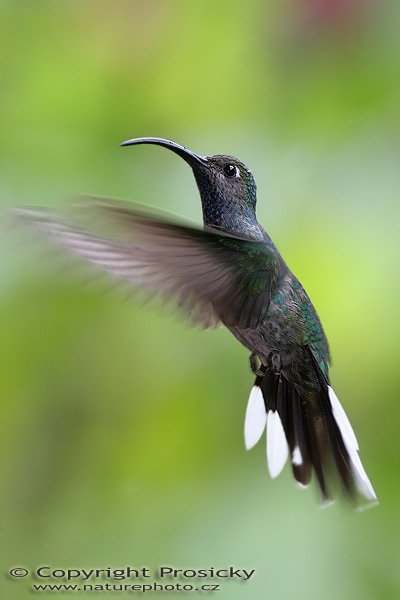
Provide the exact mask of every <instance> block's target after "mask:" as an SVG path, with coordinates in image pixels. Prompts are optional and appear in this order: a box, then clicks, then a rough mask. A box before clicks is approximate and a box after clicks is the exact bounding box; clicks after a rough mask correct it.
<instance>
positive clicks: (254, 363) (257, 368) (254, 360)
mask: <svg viewBox="0 0 400 600" xmlns="http://www.w3.org/2000/svg"><path fill="white" fill-rule="evenodd" d="M262 366H263V364H262V362H261V360H260V359H259V357H258V355H257V354H255V353H254V352H252V354H250V369H251V370H252V371H253V373H254V375H256V377H264V375H265V371H263V370H262Z"/></svg>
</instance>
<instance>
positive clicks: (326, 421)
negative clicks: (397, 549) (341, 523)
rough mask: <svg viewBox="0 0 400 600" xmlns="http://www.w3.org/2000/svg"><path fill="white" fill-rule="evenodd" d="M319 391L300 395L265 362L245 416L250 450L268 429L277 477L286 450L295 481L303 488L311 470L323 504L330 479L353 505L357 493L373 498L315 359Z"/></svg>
mask: <svg viewBox="0 0 400 600" xmlns="http://www.w3.org/2000/svg"><path fill="white" fill-rule="evenodd" d="M312 360H313V362H315V369H316V373H317V375H318V380H319V384H320V389H319V391H317V390H316V391H315V392H313V393H312V394H311V395H308V396H307V398H305V397H303V396H302V394H301V392H299V390H298V389H297V388H296V386H295V385H293V384H291V383H290V382H289V381H287V379H286V378H285V377H284V376H283V375H282V374H281V373H275V372H274V371H273V370H271V369H268V368H266V367H263V368H262V370H263V371H264V374H263V375H262V376H258V377H257V378H256V381H255V383H254V386H253V388H252V390H251V393H250V397H249V402H248V406H247V411H246V419H245V444H246V448H247V449H248V450H249V449H250V448H252V447H253V446H254V445H255V444H256V443H257V442H258V441H259V439H260V438H261V436H262V434H263V432H264V429H267V461H268V469H269V472H270V475H271V477H272V478H274V477H277V476H278V475H279V473H280V472H281V471H282V469H283V467H284V466H285V463H286V460H287V458H288V457H289V455H290V461H291V464H292V471H293V475H294V478H295V480H296V481H297V483H298V484H299V486H301V487H306V486H307V485H308V484H309V482H310V479H311V475H312V472H313V471H314V473H315V476H316V478H317V481H318V484H319V488H320V491H321V497H322V501H323V502H324V503H327V502H329V501H330V500H332V489H331V484H332V480H334V479H335V473H336V480H339V481H340V484H341V486H342V488H343V490H344V492H345V494H346V496H348V497H349V498H350V499H351V500H352V501H353V502H354V503H356V505H358V504H359V503H358V501H359V499H360V497H362V498H364V499H365V500H367V501H368V502H376V501H377V498H376V494H375V492H374V489H373V487H372V485H371V482H370V481H369V479H368V476H367V474H366V472H365V470H364V467H363V466H362V464H361V460H360V458H359V456H358V444H357V440H356V437H355V435H354V431H353V428H352V426H351V425H350V421H349V420H348V418H347V416H346V414H345V412H344V409H343V407H342V405H341V404H340V402H339V400H338V398H337V396H336V394H335V392H334V391H333V389H332V388H331V387H330V385H329V384H328V382H327V380H326V379H325V377H324V375H323V373H322V371H321V370H320V368H319V366H318V363H317V362H316V361H315V359H312Z"/></svg>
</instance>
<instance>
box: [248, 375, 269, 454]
mask: <svg viewBox="0 0 400 600" xmlns="http://www.w3.org/2000/svg"><path fill="white" fill-rule="evenodd" d="M266 424H267V412H266V410H265V404H264V398H263V395H262V392H261V390H260V388H259V387H258V386H257V385H254V386H253V387H252V389H251V392H250V396H249V401H248V403H247V409H246V417H245V421H244V443H245V446H246V449H247V450H250V449H251V448H253V446H255V445H256V444H257V442H258V441H259V439H260V438H261V436H262V434H263V432H264V429H265V426H266Z"/></svg>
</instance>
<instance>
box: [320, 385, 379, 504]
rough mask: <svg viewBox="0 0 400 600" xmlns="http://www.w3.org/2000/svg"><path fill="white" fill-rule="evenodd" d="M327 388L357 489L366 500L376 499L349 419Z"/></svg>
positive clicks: (331, 391) (333, 394)
mask: <svg viewBox="0 0 400 600" xmlns="http://www.w3.org/2000/svg"><path fill="white" fill-rule="evenodd" d="M328 389H329V399H330V401H331V405H332V412H333V416H334V417H335V421H336V423H337V425H338V427H339V429H340V433H341V434H342V437H343V441H344V443H345V446H346V448H347V451H348V453H349V456H350V460H351V466H352V469H353V473H354V477H355V481H356V485H357V489H358V491H359V492H360V494H362V495H363V496H364V497H365V498H366V499H367V500H376V499H377V498H376V494H375V491H374V488H373V487H372V484H371V482H370V480H369V479H368V475H367V474H366V472H365V469H364V467H363V465H362V463H361V459H360V457H359V455H358V443H357V439H356V436H355V433H354V431H353V428H352V426H351V424H350V421H349V419H348V418H347V415H346V413H345V412H344V408H343V406H342V405H341V404H340V402H339V399H338V397H337V396H336V394H335V392H334V391H333V389H332V388H331V387H330V386H328Z"/></svg>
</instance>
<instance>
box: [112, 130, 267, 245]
mask: <svg viewBox="0 0 400 600" xmlns="http://www.w3.org/2000/svg"><path fill="white" fill-rule="evenodd" d="M135 144H157V145H159V146H164V148H168V149H169V150H172V152H175V154H178V155H179V156H180V157H181V158H183V159H184V160H185V161H186V162H187V163H188V164H189V165H190V166H191V167H192V170H193V173H194V176H195V179H196V183H197V187H198V188H199V191H200V197H201V203H202V208H203V219H204V223H205V225H206V226H209V227H216V228H218V229H221V230H223V231H226V232H228V233H236V234H239V235H244V236H249V235H250V236H254V235H256V236H257V237H258V235H259V225H258V223H257V219H256V189H257V188H256V183H255V181H254V177H253V175H252V173H251V171H250V170H249V169H248V168H247V167H246V166H245V165H244V164H243V163H242V162H241V161H240V160H238V159H237V158H234V157H233V156H224V155H215V156H199V155H198V154H195V153H194V152H192V151H191V150H188V149H187V148H185V147H184V146H181V145H180V144H176V143H175V142H171V141H169V140H165V139H162V138H153V137H145V138H135V139H132V140H127V141H126V142H123V143H122V144H121V146H132V145H135Z"/></svg>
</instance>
